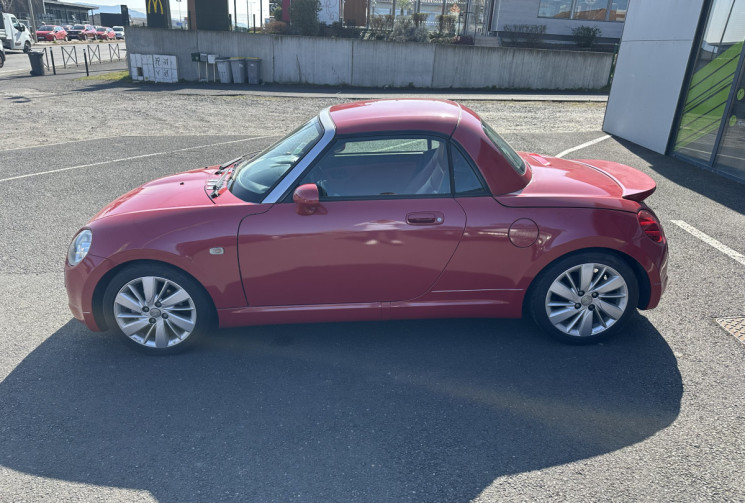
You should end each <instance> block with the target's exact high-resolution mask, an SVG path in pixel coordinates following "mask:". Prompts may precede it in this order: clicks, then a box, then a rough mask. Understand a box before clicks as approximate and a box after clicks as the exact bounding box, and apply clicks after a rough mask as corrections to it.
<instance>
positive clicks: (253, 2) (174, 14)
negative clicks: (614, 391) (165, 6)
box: [73, 0, 269, 25]
mask: <svg viewBox="0 0 745 503" xmlns="http://www.w3.org/2000/svg"><path fill="white" fill-rule="evenodd" d="M73 1H75V0H73ZM235 1H236V4H237V8H238V23H239V24H244V25H245V24H246V6H247V5H248V10H249V12H250V14H252V15H253V14H256V19H257V23H258V19H259V0H248V2H246V0H235ZM146 2H147V0H124V1H122V0H81V1H80V3H90V4H94V5H126V6H127V7H129V8H130V9H135V10H138V11H140V12H146V7H145V4H146ZM170 4H171V18H172V19H173V20H174V21H175V20H176V19H178V18H179V7H181V17H185V16H186V9H187V7H186V5H187V2H186V0H181V2H177V1H176V0H170ZM263 4H264V5H263V7H264V15H265V16H268V15H269V0H264V1H263ZM228 5H229V9H230V13H231V14H232V13H233V0H228Z"/></svg>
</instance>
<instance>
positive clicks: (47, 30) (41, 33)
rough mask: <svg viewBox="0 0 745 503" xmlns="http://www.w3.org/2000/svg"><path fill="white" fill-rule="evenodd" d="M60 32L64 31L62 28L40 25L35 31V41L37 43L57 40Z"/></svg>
mask: <svg viewBox="0 0 745 503" xmlns="http://www.w3.org/2000/svg"><path fill="white" fill-rule="evenodd" d="M60 30H64V28H62V27H61V26H56V25H51V24H44V25H41V26H39V27H38V28H37V29H36V40H37V41H39V42H46V41H48V40H58V36H59V35H58V34H59V33H60ZM65 34H67V32H65Z"/></svg>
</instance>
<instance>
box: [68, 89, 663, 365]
mask: <svg viewBox="0 0 745 503" xmlns="http://www.w3.org/2000/svg"><path fill="white" fill-rule="evenodd" d="M655 187H656V186H655V182H654V181H653V180H652V179H651V178H650V177H649V176H647V175H646V174H643V173H641V172H639V171H637V170H635V169H633V168H630V167H628V166H624V165H621V164H617V163H614V162H609V161H597V160H582V161H570V160H565V159H559V158H552V157H545V156H541V155H538V154H532V153H517V152H515V151H514V150H513V149H512V148H511V147H510V146H509V145H508V144H507V143H506V142H505V141H504V140H503V139H502V138H501V137H500V136H499V135H498V134H497V133H496V132H495V131H494V130H493V129H492V128H491V127H490V126H489V125H488V124H486V123H485V122H484V121H482V120H481V119H480V118H479V116H478V115H476V113H474V112H473V111H471V110H470V109H468V108H466V107H464V106H460V105H458V104H457V103H454V102H452V101H429V100H383V101H366V102H356V103H348V104H344V105H336V106H333V107H331V108H329V109H326V110H324V111H322V112H321V113H320V115H319V116H318V117H316V118H314V119H312V120H310V121H309V122H307V123H306V124H304V125H303V126H301V127H300V128H298V129H297V130H295V131H294V132H293V133H291V134H290V135H289V136H287V137H285V138H284V139H282V140H280V141H279V142H278V143H276V144H275V145H273V146H271V147H270V148H268V149H267V150H265V151H264V152H263V153H262V154H260V155H258V156H256V157H254V158H252V159H248V158H238V159H234V160H232V161H229V162H227V163H225V164H223V165H221V166H213V167H209V168H202V169H195V170H192V171H188V172H185V173H180V174H175V175H172V176H168V177H165V178H162V179H160V180H156V181H153V182H150V183H146V184H145V185H143V186H141V187H138V188H136V189H134V190H132V191H131V192H129V193H127V194H125V195H123V196H121V197H120V198H119V199H117V200H115V201H113V202H112V203H110V204H109V205H108V206H106V207H105V208H103V209H102V210H101V211H100V212H99V213H98V214H97V215H96V216H95V217H93V219H92V220H91V221H90V222H89V223H88V224H86V225H85V226H84V227H83V228H82V229H80V230H79V231H78V233H77V234H76V235H75V237H74V238H73V240H72V243H71V244H70V248H69V251H68V255H67V261H66V265H65V284H66V287H67V293H68V298H69V306H70V308H71V310H72V313H73V315H74V316H75V318H77V319H79V320H82V321H84V322H85V324H86V325H87V326H88V327H89V328H90V329H92V330H101V329H105V328H109V329H113V330H114V331H116V332H117V333H119V334H120V335H121V338H122V340H124V341H127V342H128V343H130V344H131V345H133V346H134V347H137V348H139V349H142V350H144V351H147V352H150V353H161V354H164V353H169V352H175V351H178V350H181V349H184V348H187V347H189V346H190V345H191V344H193V343H194V342H195V341H197V340H198V339H199V337H202V336H204V335H206V334H208V333H209V331H210V330H211V328H212V327H213V326H215V325H217V326H219V327H232V326H240V325H258V324H271V323H296V322H302V323H305V322H321V321H323V322H328V321H364V320H380V319H409V318H448V317H458V318H460V317H490V318H491V317H493V318H497V317H507V318H517V317H520V316H522V315H523V314H526V315H528V316H530V317H532V318H533V319H534V320H535V321H536V322H537V324H538V325H539V326H540V327H542V328H543V329H544V330H546V331H547V332H548V333H550V334H551V335H553V336H555V337H557V338H558V339H560V340H562V341H565V342H569V343H589V342H596V341H600V340H603V339H604V338H606V337H609V336H611V335H613V334H614V333H618V332H619V331H621V330H623V327H624V326H625V325H626V323H627V322H628V321H629V319H630V318H631V317H632V316H633V315H634V313H635V312H636V309H637V308H639V309H651V308H653V307H655V306H656V305H657V303H658V302H659V300H660V297H661V295H662V293H663V291H664V290H665V286H666V284H667V254H668V252H667V241H666V238H665V235H664V233H663V230H662V226H661V224H660V221H659V219H658V218H657V217H656V216H655V214H654V212H653V211H652V210H651V209H650V208H649V207H648V206H647V205H645V204H644V202H643V201H644V199H645V198H646V197H648V196H649V195H650V194H652V192H654V190H655Z"/></svg>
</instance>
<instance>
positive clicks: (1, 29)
mask: <svg viewBox="0 0 745 503" xmlns="http://www.w3.org/2000/svg"><path fill="white" fill-rule="evenodd" d="M0 41H2V45H3V47H4V48H6V49H11V50H16V51H20V50H23V52H28V51H30V50H31V44H32V43H33V42H32V39H31V31H30V30H29V29H28V28H26V25H24V24H22V23H21V22H20V21H18V19H17V18H16V17H15V16H14V15H13V14H8V13H7V12H0Z"/></svg>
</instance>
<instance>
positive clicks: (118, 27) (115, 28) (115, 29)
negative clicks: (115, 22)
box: [114, 26, 124, 31]
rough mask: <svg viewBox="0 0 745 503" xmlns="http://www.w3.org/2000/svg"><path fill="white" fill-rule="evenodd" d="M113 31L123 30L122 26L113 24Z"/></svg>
mask: <svg viewBox="0 0 745 503" xmlns="http://www.w3.org/2000/svg"><path fill="white" fill-rule="evenodd" d="M114 31H124V28H122V27H121V26H114Z"/></svg>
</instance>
